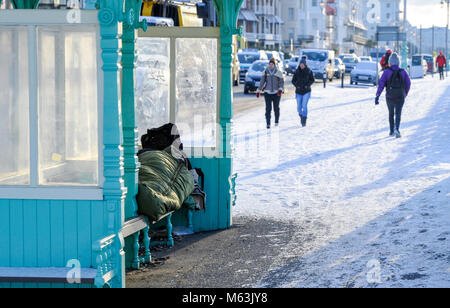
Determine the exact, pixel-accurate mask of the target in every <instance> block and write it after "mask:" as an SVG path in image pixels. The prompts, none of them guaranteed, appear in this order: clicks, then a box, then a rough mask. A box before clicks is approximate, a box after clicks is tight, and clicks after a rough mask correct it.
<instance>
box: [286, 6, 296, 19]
mask: <svg viewBox="0 0 450 308" xmlns="http://www.w3.org/2000/svg"><path fill="white" fill-rule="evenodd" d="M288 15H289V20H294V19H295V17H294V9H293V8H289V9H288Z"/></svg>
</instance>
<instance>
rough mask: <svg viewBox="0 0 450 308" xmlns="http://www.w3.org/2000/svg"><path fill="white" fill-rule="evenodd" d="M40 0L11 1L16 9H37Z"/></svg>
mask: <svg viewBox="0 0 450 308" xmlns="http://www.w3.org/2000/svg"><path fill="white" fill-rule="evenodd" d="M39 1H40V0H11V3H12V5H13V8H15V9H35V8H37V6H38V4H39ZM0 4H1V2H0Z"/></svg>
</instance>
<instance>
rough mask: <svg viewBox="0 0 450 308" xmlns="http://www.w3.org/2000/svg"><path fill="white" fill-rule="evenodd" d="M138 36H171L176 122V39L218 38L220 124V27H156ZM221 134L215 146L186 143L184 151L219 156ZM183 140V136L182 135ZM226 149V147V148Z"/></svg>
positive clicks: (171, 118)
mask: <svg viewBox="0 0 450 308" xmlns="http://www.w3.org/2000/svg"><path fill="white" fill-rule="evenodd" d="M138 38H169V39H170V52H169V53H170V88H169V89H170V93H169V121H170V122H171V123H177V122H176V112H175V111H176V106H177V102H176V78H177V69H176V40H177V39H179V38H181V39H185V38H199V39H216V40H217V66H218V67H217V96H216V123H215V124H216V125H220V101H221V90H222V64H221V59H220V50H221V45H220V29H219V28H215V27H206V28H200V27H197V28H191V27H173V28H170V27H169V28H166V27H162V28H161V27H155V28H152V31H147V32H144V31H142V30H139V31H138ZM221 138H222V136H221V134H220V132H219V131H216V144H215V146H214V147H207V146H204V147H190V146H186V145H185V149H184V151H185V152H186V153H188V156H189V154H192V155H193V156H194V157H195V158H198V156H199V154H200V153H202V155H204V153H205V151H207V153H208V157H209V158H213V157H219V155H220V151H219V149H220V147H221ZM181 140H182V141H183V136H181ZM224 151H225V149H224Z"/></svg>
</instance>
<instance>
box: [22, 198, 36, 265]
mask: <svg viewBox="0 0 450 308" xmlns="http://www.w3.org/2000/svg"><path fill="white" fill-rule="evenodd" d="M23 210H24V213H23V221H24V226H23V227H24V238H23V242H24V251H25V255H24V266H25V267H28V266H30V267H34V266H37V265H38V262H37V208H36V200H24V201H23Z"/></svg>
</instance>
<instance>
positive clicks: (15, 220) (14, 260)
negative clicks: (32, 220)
mask: <svg viewBox="0 0 450 308" xmlns="http://www.w3.org/2000/svg"><path fill="white" fill-rule="evenodd" d="M9 204H10V219H11V220H10V221H11V224H10V230H11V231H10V232H11V233H10V239H11V242H10V247H11V263H10V264H11V266H13V267H14V266H17V267H21V266H23V260H24V249H23V244H24V241H23V202H22V200H11V201H10V203H9Z"/></svg>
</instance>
